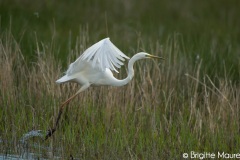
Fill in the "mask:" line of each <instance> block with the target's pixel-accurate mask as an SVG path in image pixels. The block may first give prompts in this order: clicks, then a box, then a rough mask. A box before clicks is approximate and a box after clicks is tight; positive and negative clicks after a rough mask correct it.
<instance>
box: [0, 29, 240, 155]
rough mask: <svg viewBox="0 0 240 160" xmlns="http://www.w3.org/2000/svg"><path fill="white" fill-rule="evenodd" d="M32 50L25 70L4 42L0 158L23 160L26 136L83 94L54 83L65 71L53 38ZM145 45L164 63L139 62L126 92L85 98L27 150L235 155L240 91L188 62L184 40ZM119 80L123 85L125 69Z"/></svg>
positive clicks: (81, 40)
mask: <svg viewBox="0 0 240 160" xmlns="http://www.w3.org/2000/svg"><path fill="white" fill-rule="evenodd" d="M88 39H89V37H88V34H87V33H84V32H83V34H81V35H80V36H79V37H78V40H77V43H76V47H75V48H74V49H72V50H70V49H69V57H68V64H69V63H70V62H72V61H73V60H74V59H75V58H76V57H78V56H79V54H80V53H81V52H82V51H83V50H84V49H86V48H87V47H88V46H89V45H90V44H88ZM35 43H36V46H37V47H36V48H35V52H36V53H35V56H36V61H34V62H32V63H28V62H27V61H26V60H25V58H24V56H23V54H22V52H21V46H19V43H18V42H17V41H16V40H15V38H14V37H13V36H12V34H11V32H10V31H8V32H5V33H2V35H1V37H0V61H1V62H0V65H1V66H0V73H1V74H0V83H1V84H0V85H1V88H0V94H1V98H0V104H1V110H0V119H1V124H0V133H1V134H0V140H1V141H2V142H1V153H5V154H18V155H22V150H20V149H19V140H20V139H21V137H22V135H23V134H25V133H27V132H29V131H31V130H44V131H47V130H48V129H49V128H50V127H52V126H53V124H54V121H55V117H56V116H57V114H58V109H59V108H58V106H59V105H60V104H61V103H62V102H63V101H64V100H65V99H67V98H68V97H69V96H71V95H73V94H74V93H75V92H76V91H77V90H78V88H79V86H77V85H76V84H61V85H58V84H55V81H56V79H57V78H59V77H60V76H61V75H62V74H63V71H64V70H66V68H62V67H61V62H59V61H58V60H57V59H56V58H55V57H54V55H55V52H57V49H56V48H55V45H54V39H53V41H52V43H51V44H48V45H46V44H44V43H40V42H39V41H38V39H37V38H36V39H35ZM69 43H70V42H69ZM146 46H147V47H148V48H149V50H150V52H151V53H160V54H161V56H163V57H164V58H165V59H166V60H165V61H152V60H144V61H140V62H137V64H136V65H135V66H134V68H135V77H134V79H133V80H132V82H130V83H129V84H128V85H126V86H123V87H107V86H104V87H91V88H89V89H88V90H87V91H85V92H84V93H81V94H80V95H79V96H78V97H77V98H75V99H74V100H73V101H72V102H71V103H70V104H69V106H68V107H66V109H65V110H64V113H63V117H62V119H61V122H60V126H59V128H58V130H57V132H56V133H55V135H54V136H53V137H52V138H50V139H48V140H47V141H42V140H41V139H38V138H33V139H31V140H29V141H31V142H37V144H38V146H39V147H37V148H30V149H29V151H30V152H34V153H39V154H41V155H39V157H41V156H43V157H46V158H54V157H55V156H58V157H61V158H63V159H66V158H69V157H70V155H72V156H73V157H75V158H81V159H180V158H181V157H182V153H184V152H187V153H189V152H190V151H196V152H217V151H224V152H227V153H236V152H238V151H239V150H238V149H239V148H238V146H239V145H240V137H239V129H240V128H239V103H240V99H239V97H240V87H239V84H237V83H234V82H232V80H231V79H229V78H228V76H227V73H225V74H224V75H225V76H224V77H218V76H217V73H216V74H215V75H216V76H215V77H214V78H212V76H209V75H208V74H206V72H205V69H204V70H203V69H202V68H203V65H205V61H204V59H202V58H201V57H200V58H199V59H196V60H193V61H192V60H191V57H189V55H188V54H187V52H188V51H187V50H186V45H185V44H184V40H183V38H182V36H181V35H180V34H177V33H176V34H173V35H169V38H168V39H167V41H166V43H164V44H159V42H149V43H144V42H143V41H141V39H139V43H138V48H137V50H140V48H141V49H144V48H145V47H146ZM132 54H134V53H132ZM207 69H210V68H207ZM116 76H117V77H118V78H124V77H125V76H126V69H125V68H122V69H121V73H120V74H117V75H116ZM41 147H43V148H41ZM44 147H46V148H44ZM47 147H48V148H47ZM55 158H56V157H55Z"/></svg>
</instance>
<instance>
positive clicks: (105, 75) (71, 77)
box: [56, 38, 163, 102]
mask: <svg viewBox="0 0 240 160" xmlns="http://www.w3.org/2000/svg"><path fill="white" fill-rule="evenodd" d="M144 58H158V59H163V58H162V57H158V56H153V55H150V54H148V53H145V52H140V53H137V54H135V55H134V56H133V57H132V58H131V59H130V60H129V63H128V76H127V77H126V78H125V79H122V80H119V79H116V78H115V77H114V76H113V73H112V71H111V70H113V71H115V72H117V73H118V71H117V70H116V68H115V67H117V68H120V67H121V65H123V61H125V59H129V57H128V56H126V55H125V54H124V53H122V52H121V51H120V50H119V49H118V48H117V47H116V46H115V45H114V44H113V43H112V42H111V41H110V39H109V38H105V39H103V40H101V41H99V42H97V43H96V44H94V45H92V46H91V47H89V48H88V49H87V50H86V51H84V53H83V54H82V55H81V56H80V57H79V58H78V59H77V60H76V61H75V62H73V63H71V64H70V66H69V68H68V70H67V72H66V75H64V76H63V77H61V78H60V79H58V80H57V81H56V82H57V83H64V82H77V83H78V84H80V85H81V88H80V89H79V91H78V92H77V93H76V94H75V95H77V94H79V93H80V92H82V91H84V90H86V89H87V88H88V87H90V86H91V85H109V86H123V85H126V84H127V83H128V82H130V81H131V80H132V78H133V76H134V70H133V65H134V63H135V62H136V61H137V60H140V59H144ZM75 95H74V97H75ZM71 99H72V98H71ZM68 102H69V101H68Z"/></svg>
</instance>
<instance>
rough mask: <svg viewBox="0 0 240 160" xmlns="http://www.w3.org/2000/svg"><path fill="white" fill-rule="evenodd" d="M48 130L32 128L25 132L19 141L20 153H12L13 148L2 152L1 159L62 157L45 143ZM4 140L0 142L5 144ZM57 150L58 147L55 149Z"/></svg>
mask: <svg viewBox="0 0 240 160" xmlns="http://www.w3.org/2000/svg"><path fill="white" fill-rule="evenodd" d="M46 133H47V132H46V131H42V130H32V131H30V132H28V133H26V134H24V135H23V136H22V137H21V139H20V140H19V141H18V146H17V148H18V154H19V155H14V154H11V152H12V151H11V149H8V150H7V151H4V154H0V160H1V159H11V160H12V159H13V160H14V159H18V160H19V159H20V160H21V159H49V158H51V159H61V157H58V156H55V155H53V149H52V148H51V147H46V146H44V145H43V142H44V138H45V135H46ZM3 141H4V140H1V139H0V144H3ZM55 151H56V149H55Z"/></svg>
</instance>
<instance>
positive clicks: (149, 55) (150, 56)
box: [147, 54, 164, 60]
mask: <svg viewBox="0 0 240 160" xmlns="http://www.w3.org/2000/svg"><path fill="white" fill-rule="evenodd" d="M147 57H148V58H157V59H162V60H164V58H163V57H158V56H154V55H151V54H148V55H147Z"/></svg>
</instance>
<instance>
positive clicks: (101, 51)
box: [67, 38, 129, 74]
mask: <svg viewBox="0 0 240 160" xmlns="http://www.w3.org/2000/svg"><path fill="white" fill-rule="evenodd" d="M124 58H126V59H129V57H128V56H126V55H125V54H124V53H122V52H121V51H120V50H119V49H118V48H117V47H116V46H115V45H114V44H113V43H112V42H111V41H110V39H109V38H105V39H103V40H101V41H99V42H97V43H96V44H94V45H92V46H91V47H89V48H88V49H87V50H86V51H84V52H83V54H82V55H81V56H80V57H79V58H78V59H77V60H76V61H75V62H73V63H72V64H71V65H70V67H69V69H68V71H67V74H74V72H76V71H77V70H78V69H77V68H78V66H79V65H80V63H81V62H88V63H91V65H92V67H94V68H99V69H100V70H102V71H104V70H105V69H106V68H109V69H111V70H114V71H115V72H117V73H118V71H117V70H116V68H115V67H117V68H120V67H121V65H123V61H124V60H125V59H124Z"/></svg>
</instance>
